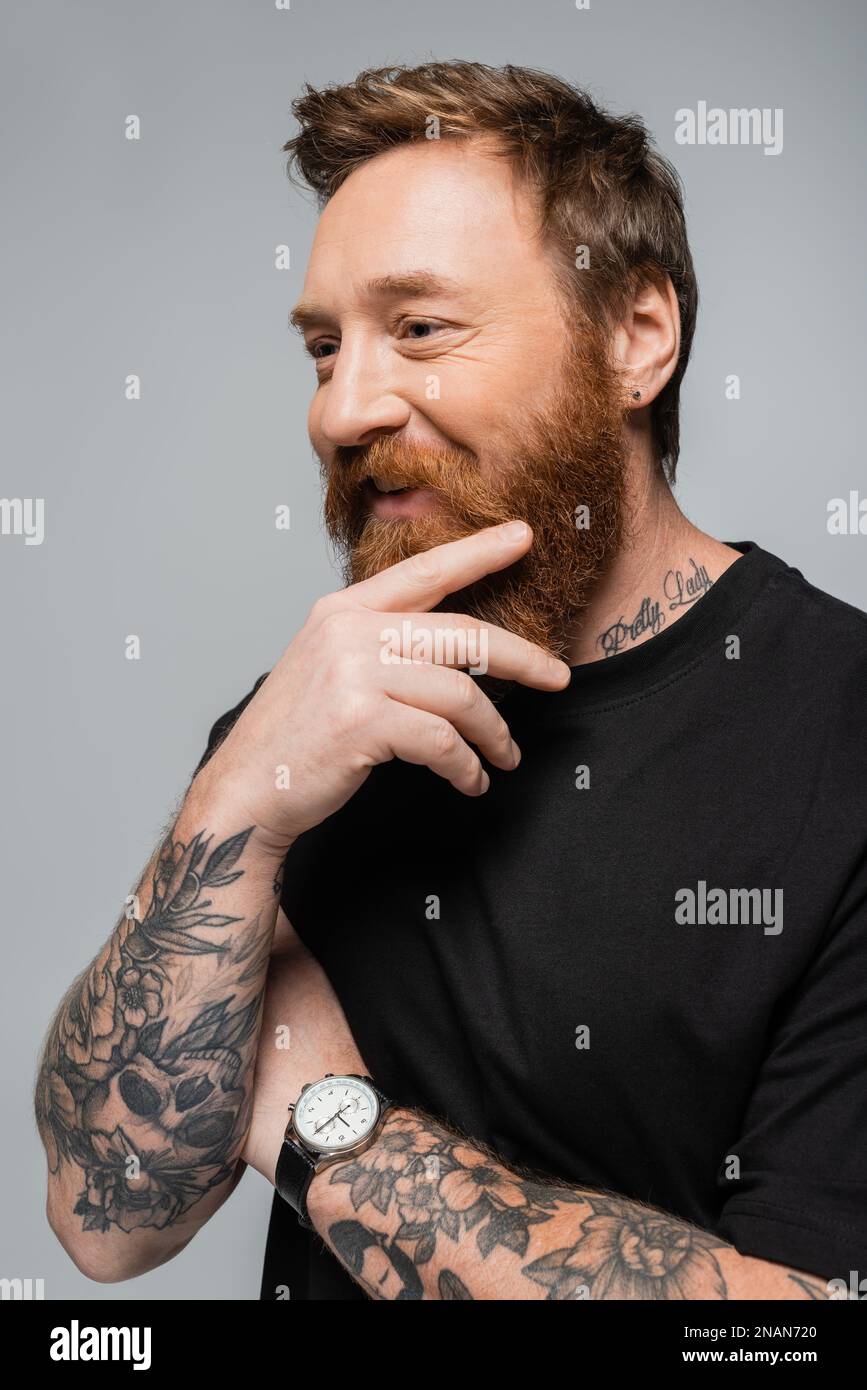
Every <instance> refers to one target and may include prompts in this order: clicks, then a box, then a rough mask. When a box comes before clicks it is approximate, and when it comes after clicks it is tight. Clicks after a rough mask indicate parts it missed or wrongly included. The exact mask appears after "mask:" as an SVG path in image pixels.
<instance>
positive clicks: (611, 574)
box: [567, 468, 740, 666]
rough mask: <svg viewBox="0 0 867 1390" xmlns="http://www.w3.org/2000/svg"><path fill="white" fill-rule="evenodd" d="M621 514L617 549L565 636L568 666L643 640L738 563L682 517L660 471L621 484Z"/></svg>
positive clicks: (673, 620)
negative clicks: (623, 501)
mask: <svg viewBox="0 0 867 1390" xmlns="http://www.w3.org/2000/svg"><path fill="white" fill-rule="evenodd" d="M632 476H633V479H635V474H633V475H632ZM625 512H626V525H625V527H624V540H623V542H622V544H621V547H620V549H619V551H618V552H617V555H616V556H615V557H614V559H613V560H612V561H611V562H610V564H609V565H608V567H607V568H606V570H605V572H604V574H603V575H602V576H601V577H600V578H599V579H598V580H597V582H596V584H595V586H594V589H593V592H592V597H591V599H590V603H589V604H588V606H587V608H586V609H585V610H584V612H583V614H582V616H581V620H580V624H579V625H578V626H576V628H575V630H574V632H573V633H572V635H571V640H570V648H569V655H568V657H567V660H568V661H569V664H570V665H572V666H580V665H583V664H584V663H586V662H589V661H599V660H600V659H602V660H605V659H606V658H607V657H611V656H616V655H617V654H618V653H619V652H622V651H627V650H629V649H630V648H632V647H636V646H639V645H640V644H641V643H642V642H647V641H649V640H650V639H651V638H652V637H655V636H656V635H657V634H658V633H659V632H662V631H664V630H665V629H666V628H668V627H670V626H671V625H672V623H676V622H677V621H678V619H679V618H682V617H683V615H684V613H686V612H688V611H689V609H690V608H692V607H693V606H694V605H695V604H696V603H700V602H701V600H702V598H703V597H704V594H705V593H706V592H707V590H708V589H709V588H710V586H711V585H712V584H714V583H715V582H716V580H718V579H719V577H720V575H722V574H723V573H724V572H725V571H726V570H727V569H728V568H729V566H730V565H733V564H734V563H735V561H736V560H738V559H739V558H740V552H739V551H737V550H732V548H731V547H730V546H727V545H723V543H722V542H721V541H718V540H714V538H713V536H709V535H707V534H706V532H704V531H700V530H699V529H698V527H697V526H693V524H692V522H691V521H688V520H687V518H686V517H685V516H684V515H683V512H682V511H681V510H680V508H679V507H678V505H677V503H676V501H675V500H674V496H673V494H672V492H671V489H670V487H669V485H668V483H667V482H666V481H665V479H664V478H663V477H662V475H661V473H660V472H659V470H658V469H654V468H642V469H641V471H640V474H639V476H638V479H637V480H636V481H633V482H632V484H631V486H630V485H628V486H627V497H626V505H625Z"/></svg>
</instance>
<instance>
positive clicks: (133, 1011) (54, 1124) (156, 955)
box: [36, 827, 267, 1232]
mask: <svg viewBox="0 0 867 1390" xmlns="http://www.w3.org/2000/svg"><path fill="white" fill-rule="evenodd" d="M251 833H252V827H251V828H250V829H247V830H243V831H241V832H240V833H239V834H237V835H233V836H231V837H230V838H229V839H226V840H224V841H223V842H222V843H221V844H218V845H217V846H216V847H215V848H214V847H212V846H211V838H212V837H208V838H205V834H204V832H199V833H198V834H196V835H195V836H193V838H192V839H190V840H189V842H188V843H186V844H184V843H182V842H180V841H179V840H174V839H172V837H171V835H170V836H169V837H168V838H167V839H166V841H165V842H164V843H163V845H162V848H161V850H160V851H159V854H158V856H157V859H156V863H155V867H154V869H153V874H152V895H151V900H150V903H149V905H148V908H147V911H146V912H145V913H144V914H143V916H142V917H141V920H139V919H138V918H137V917H135V916H126V917H124V918H123V919H122V920H121V922H120V924H119V926H118V927H117V928H116V930H115V932H114V933H113V935H112V936H111V938H110V940H109V941H108V942H107V943H106V945H105V946H104V947H103V949H102V951H101V952H100V954H99V955H98V956H97V958H96V960H95V961H94V962H93V964H92V965H91V966H90V967H89V969H88V970H86V971H85V972H84V974H83V975H82V976H81V978H80V979H79V980H78V981H77V982H76V983H75V985H73V987H72V989H71V990H70V991H69V993H68V995H67V997H66V999H65V1000H64V1001H63V1003H62V1004H61V1006H60V1009H59V1011H58V1013H57V1015H56V1017H55V1019H54V1021H53V1023H52V1026H51V1029H50V1030H49V1034H48V1038H47V1040H46V1044H45V1048H44V1052H43V1057H42V1062H41V1066H40V1072H39V1079H38V1086H37V1097H36V1115H37V1121H38V1124H39V1130H40V1134H41V1137H42V1141H43V1143H44V1145H45V1149H46V1153H47V1155H48V1164H49V1168H50V1170H51V1172H52V1173H57V1172H58V1171H59V1169H60V1166H61V1164H64V1163H70V1162H71V1163H74V1164H77V1165H78V1166H79V1167H80V1168H81V1169H82V1170H83V1173H84V1181H83V1186H82V1188H81V1191H80V1193H79V1195H78V1200H77V1202H76V1205H75V1208H74V1210H75V1213H76V1215H78V1216H80V1217H81V1219H82V1223H83V1224H82V1229H84V1230H86V1231H103V1232H104V1231H108V1230H109V1229H110V1228H112V1227H114V1228H116V1229H119V1230H122V1231H133V1230H135V1229H137V1228H139V1227H142V1226H155V1227H158V1228H163V1227H166V1226H169V1225H171V1224H172V1223H173V1222H175V1221H177V1220H178V1218H179V1217H180V1216H182V1215H183V1214H184V1213H185V1212H186V1211H188V1210H189V1209H190V1207H192V1206H193V1205H194V1204H195V1203H196V1202H197V1201H199V1199H200V1198H201V1197H202V1196H203V1195H204V1194H205V1193H206V1192H208V1191H210V1190H211V1189H212V1188H214V1187H216V1186H217V1185H218V1184H220V1183H222V1182H224V1181H225V1180H227V1179H228V1178H229V1177H231V1176H232V1174H233V1172H234V1168H235V1165H236V1162H237V1158H238V1155H239V1152H240V1149H241V1147H242V1145H243V1139H244V1136H245V1135H246V1132H247V1129H248V1127H249V1122H250V1114H251V1109H252V1097H251V1094H250V1087H249V1086H246V1085H245V1084H244V1078H245V1077H246V1075H247V1073H248V1070H249V1068H250V1063H251V1061H252V1059H253V1058H252V1054H253V1053H254V1050H255V1044H256V1035H257V1031H258V1026H259V1020H260V1016H261V1008H262V1002H263V994H264V989H263V981H262V970H263V969H264V966H263V963H262V961H261V947H260V943H261V937H262V933H261V931H260V930H259V929H258V926H257V923H256V922H255V921H254V922H252V923H250V924H249V925H248V926H247V928H246V929H245V930H243V931H242V932H241V933H240V934H239V935H238V936H237V938H236V939H233V938H231V937H229V938H228V939H225V937H224V939H223V940H217V939H214V938H213V937H212V936H211V934H210V933H211V932H214V931H215V932H216V934H217V936H224V934H225V932H226V929H227V928H229V927H232V926H234V925H235V924H237V923H239V922H240V921H242V919H241V918H238V917H235V916H232V915H231V914H227V913H225V912H220V911H218V910H214V907H215V899H216V898H218V897H219V896H220V894H221V890H223V889H225V888H226V887H227V886H228V885H229V884H231V883H234V882H235V881H236V880H237V879H239V878H241V877H242V876H243V872H244V871H243V870H242V869H241V868H239V867H238V865H239V863H240V861H241V858H242V855H243V852H244V849H245V846H246V844H247V841H248V839H249V837H250V834H251ZM132 901H133V903H134V904H135V903H136V900H135V899H133V900H132ZM203 931H204V932H206V933H208V934H207V935H201V934H200V933H201V932H203ZM266 947H267V940H266ZM184 958H187V963H186V965H185V964H184ZM203 960H205V961H207V960H209V961H210V962H211V965H210V967H209V968H208V970H207V971H205V970H204V968H203V967H202V966H201V962H202V961H203ZM170 962H171V970H169V969H168V968H167V966H168V965H169V963H170ZM194 962H197V963H198V964H197V967H196V968H197V970H198V971H199V973H198V974H197V975H196V976H195V977H194V970H193V967H194ZM266 963H267V962H266ZM203 982H204V983H203Z"/></svg>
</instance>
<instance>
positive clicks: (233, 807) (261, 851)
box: [181, 764, 294, 876]
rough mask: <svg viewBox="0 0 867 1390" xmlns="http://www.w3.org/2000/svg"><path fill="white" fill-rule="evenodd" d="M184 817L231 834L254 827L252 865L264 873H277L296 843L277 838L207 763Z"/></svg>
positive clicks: (249, 846) (194, 785) (194, 783)
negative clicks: (265, 828)
mask: <svg viewBox="0 0 867 1390" xmlns="http://www.w3.org/2000/svg"><path fill="white" fill-rule="evenodd" d="M181 814H182V816H183V817H184V819H186V818H187V816H189V817H190V819H191V821H193V822H195V823H196V824H197V825H207V826H208V827H209V828H211V827H213V828H215V829H218V830H219V829H226V830H227V831H229V832H230V833H235V834H236V833H237V832H238V831H241V830H246V829H248V828H252V834H251V836H250V839H249V841H248V844H247V855H248V859H249V861H250V863H251V865H255V866H256V867H257V868H261V870H262V872H264V873H268V872H270V873H271V874H272V876H273V875H274V874H276V872H277V870H278V869H279V867H280V866H281V865H282V863H283V860H284V859H285V858H286V855H287V854H288V853H289V850H290V849H291V848H292V845H293V843H294V838H293V837H286V838H285V839H284V838H282V837H275V836H274V835H272V834H271V833H270V832H268V831H267V830H264V829H263V828H262V827H261V826H260V825H259V824H258V823H257V821H256V818H255V817H254V816H251V815H250V814H249V812H248V811H247V809H246V807H245V804H244V800H243V798H242V797H241V796H239V795H237V794H236V793H235V792H234V791H233V789H232V786H231V784H230V782H229V779H228V778H227V777H225V776H220V775H219V774H215V773H212V772H211V770H210V764H206V766H205V767H203V768H202V770H201V772H199V773H198V774H197V775H196V777H195V778H194V779H193V781H192V783H191V785H190V788H189V791H188V792H187V795H186V798H185V800H184V805H183V810H182V813H181Z"/></svg>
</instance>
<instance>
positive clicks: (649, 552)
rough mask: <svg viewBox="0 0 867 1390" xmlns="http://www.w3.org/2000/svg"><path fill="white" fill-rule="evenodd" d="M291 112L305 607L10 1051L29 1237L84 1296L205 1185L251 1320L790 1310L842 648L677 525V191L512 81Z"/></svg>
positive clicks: (805, 1165) (577, 106)
mask: <svg viewBox="0 0 867 1390" xmlns="http://www.w3.org/2000/svg"><path fill="white" fill-rule="evenodd" d="M294 110H295V114H296V116H297V118H298V121H299V125H300V129H299V132H298V134H297V135H296V136H295V137H294V138H293V139H292V140H290V141H289V143H288V145H287V147H286V148H287V152H288V153H289V155H290V163H291V167H292V169H293V171H297V172H298V173H300V175H301V176H302V177H303V179H305V180H306V182H307V183H308V184H309V185H310V187H312V188H313V189H314V190H315V192H316V194H317V195H318V197H319V199H320V203H321V207H322V215H321V219H320V222H319V226H318V231H317V234H316V239H315V244H314V246H313V251H312V255H311V258H310V263H309V267H308V271H307V277H306V281H305V286H304V291H303V297H302V300H301V302H300V303H299V304H298V305H297V306H296V307H295V309H294V311H293V314H292V320H293V323H294V324H295V325H296V327H297V328H298V329H299V331H300V332H301V333H303V336H304V340H305V343H306V346H307V349H308V351H309V353H310V356H311V358H312V360H313V367H312V370H313V371H315V373H316V378H317V379H316V389H315V394H314V396H313V402H312V405H311V409H310V417H309V432H310V437H311V440H312V443H313V446H314V448H315V451H316V454H317V455H318V458H319V460H320V463H321V466H322V470H323V474H324V480H325V487H326V496H325V518H326V523H327V527H328V530H329V532H330V534H331V536H332V537H333V539H334V540H335V542H336V543H337V545H338V546H339V548H340V549H341V551H342V553H343V556H344V559H345V564H346V570H347V575H346V579H347V582H346V585H345V587H343V588H342V589H340V590H339V591H338V592H335V593H333V594H330V595H328V596H327V597H325V598H323V599H321V600H320V601H319V602H317V603H316V604H315V606H314V608H313V610H312V612H311V613H310V615H309V617H308V619H307V621H306V623H305V624H304V626H303V627H302V629H301V630H300V632H298V634H297V635H296V636H295V637H294V638H293V640H292V641H291V643H290V645H289V646H288V647H287V648H286V650H285V652H284V654H283V656H282V657H281V658H280V660H279V661H278V662H277V664H276V666H275V667H274V669H273V670H272V671H270V672H269V673H267V675H265V676H261V677H260V678H259V680H258V681H257V682H256V683H255V685H254V687H253V690H252V691H251V692H250V694H249V695H247V696H246V698H245V699H244V700H243V701H242V702H241V703H240V704H239V705H238V706H237V707H236V708H235V709H233V710H231V711H230V712H229V713H228V714H226V715H225V716H223V717H222V718H221V719H219V720H218V721H217V723H216V724H215V725H214V728H213V730H212V732H211V738H210V741H209V743H208V748H207V750H206V753H205V756H204V757H203V759H202V761H201V763H200V765H199V768H198V769H197V772H196V775H195V777H194V778H193V781H192V783H191V785H190V788H189V791H188V793H187V796H186V799H185V801H184V804H183V806H182V808H181V811H180V814H179V815H178V817H177V820H176V821H175V823H174V825H173V828H172V830H171V832H170V833H169V835H168V837H167V839H166V841H165V843H164V844H162V845H161V846H159V847H158V849H157V850H155V852H154V857H153V859H152V861H151V863H150V865H149V866H148V868H147V869H146V871H145V874H144V876H143V878H142V881H141V883H140V884H139V886H138V888H137V891H136V893H135V895H134V896H133V897H132V898H131V899H130V902H131V904H132V910H131V911H129V912H127V913H126V914H125V916H124V919H123V921H122V922H121V924H120V926H119V927H118V929H117V931H116V932H115V933H114V935H113V937H112V939H111V942H110V943H109V945H108V946H107V947H106V949H105V950H104V951H103V952H102V954H101V955H100V957H99V958H98V959H97V961H96V962H95V963H94V965H93V966H92V967H91V968H90V970H89V971H88V972H87V973H86V974H85V976H83V977H82V980H81V981H80V982H79V983H78V985H77V986H75V987H74V989H73V991H72V992H71V994H70V996H69V997H68V998H67V1000H66V1001H65V1002H64V1005H63V1007H62V1009H61V1010H60V1012H59V1014H58V1018H57V1020H56V1021H55V1023H54V1025H53V1026H52V1028H51V1030H50V1032H49V1035H48V1038H47V1041H46V1046H45V1053H44V1057H43V1063H42V1068H41V1072H40V1086H39V1094H38V1102H37V1104H38V1114H39V1121H40V1127H41V1131H42V1134H43V1137H44V1139H45V1144H46V1150H47V1152H48V1155H49V1200H48V1211H49V1217H50V1220H51V1223H52V1226H53V1228H54V1230H55V1231H56V1233H57V1235H58V1236H59V1238H60V1240H61V1241H62V1242H63V1244H64V1246H65V1247H66V1249H67V1250H68V1251H69V1253H70V1254H71V1256H72V1257H73V1259H74V1260H75V1261H76V1263H77V1264H78V1265H79V1266H80V1268H81V1269H83V1270H84V1271H85V1272H86V1273H88V1274H89V1275H90V1276H91V1277H92V1278H94V1279H99V1280H115V1279H123V1278H127V1277H130V1276H131V1275H135V1274H138V1273H141V1272H142V1271H144V1270H146V1269H149V1268H151V1267H153V1266H154V1265H157V1264H159V1263H161V1262H162V1261H164V1260H166V1259H168V1258H170V1257H171V1256H172V1255H174V1254H175V1253H176V1252H177V1251H178V1250H180V1249H181V1248H183V1246H184V1245H185V1244H186V1243H187V1242H188V1241H189V1240H190V1239H191V1238H192V1237H193V1236H194V1235H195V1233H196V1231H197V1230H198V1229H199V1228H200V1227H201V1225H202V1224H203V1223H204V1222H205V1221H206V1220H207V1219H208V1218H209V1217H210V1216H211V1215H212V1214H213V1213H214V1211H215V1210H216V1209H217V1208H218V1207H219V1206H220V1205H221V1203H222V1202H224V1201H225V1200H226V1198H227V1197H228V1195H229V1194H230V1193H231V1191H232V1189H233V1187H234V1185H235V1184H236V1183H237V1181H238V1180H239V1178H240V1176H241V1174H242V1173H243V1171H244V1169H245V1166H247V1165H252V1166H254V1167H256V1168H257V1169H258V1170H259V1172H261V1173H262V1174H264V1175H265V1176H266V1178H267V1179H268V1180H269V1181H271V1182H273V1183H274V1184H275V1187H276V1189H277V1190H276V1193H275V1197H274V1205H273V1214H272V1219H271V1228H270V1232H269V1237H268V1245H267V1254H266V1260H265V1271H264V1276H263V1282H262V1297H263V1298H267V1299H279V1298H283V1297H286V1296H291V1297H292V1298H293V1299H331V1298H335V1299H351V1298H357V1299H364V1298H365V1297H377V1298H383V1299H392V1298H393V1299H419V1298H434V1299H436V1298H447V1299H453V1298H458V1299H497V1298H500V1299H580V1298H591V1299H613V1298H626V1299H667V1298H671V1299H706V1298H712V1299H723V1298H770V1299H809V1298H823V1297H828V1296H829V1283H828V1281H830V1280H832V1279H835V1278H838V1277H839V1278H842V1279H846V1278H847V1276H848V1272H849V1271H850V1270H852V1269H854V1270H858V1269H860V1268H864V1266H865V1259H867V1204H865V1195H867V1192H865V1182H864V1161H865V1156H867V1102H865V1096H867V1088H865V1055H867V1043H865V1032H864V1009H865V1002H867V970H865V965H867V932H865V927H867V855H865V841H867V818H865V816H864V787H865V785H867V752H865V740H864V710H865V708H867V700H865V696H867V658H865V637H867V619H865V615H864V614H862V613H860V612H858V611H856V610H855V609H853V608H850V607H848V606H847V605H845V604H843V603H841V602H838V601H837V600H836V599H833V598H831V597H829V596H827V595H825V594H822V593H820V592H818V591H817V590H816V589H815V588H813V587H811V585H810V584H809V583H807V581H806V580H805V579H804V578H803V576H802V575H801V574H800V573H799V572H798V571H797V570H795V569H792V568H791V567H789V566H788V565H787V564H785V563H784V562H783V561H782V560H780V559H777V558H776V557H775V556H773V555H771V554H769V553H768V552H767V551H765V550H764V549H763V548H761V547H760V546H759V545H757V544H756V543H754V542H740V543H730V544H727V543H723V542H720V541H718V540H715V539H713V538H712V537H711V536H709V535H707V534H705V533H704V532H702V531H701V530H699V529H698V528H697V527H695V526H694V525H692V524H691V523H690V521H689V520H688V519H687V518H686V517H685V516H684V515H683V513H682V512H681V511H680V509H679V508H678V505H677V503H676V501H675V499H674V496H673V493H672V487H671V484H672V482H673V479H674V476H675V469H676V465H677V460H678V454H679V427H678V396H679V388H680V382H681V379H682V377H683V373H684V371H685V368H686V364H687V360H688V357H689V352H690V345H691V342H692V337H693V330H694V326H695V318H696V306H697V289H696V281H695V275H694V271H693V266H692V260H691V257H690V252H689V246H688V241H687V236H686V229H685V222H684V214H683V206H682V199H681V192H680V188H679V184H678V180H677V176H676V175H675V173H674V171H673V170H672V168H671V167H670V166H669V165H668V164H667V162H666V161H665V160H664V159H663V158H662V157H661V156H660V154H659V153H658V152H657V151H655V150H654V149H653V148H652V146H651V144H650V141H649V139H648V136H647V133H646V131H645V129H644V127H643V126H642V124H641V122H640V121H638V120H637V119H636V118H633V117H630V118H628V119H623V118H618V117H615V116H612V115H610V114H608V113H606V112H604V111H603V110H601V109H600V108H599V107H598V106H597V105H595V104H594V103H593V102H592V101H591V100H590V99H589V97H587V96H586V95H585V94H584V93H583V92H581V91H578V90H576V89H575V88H573V87H571V86H569V85H568V84H566V83H565V82H562V81H560V80H558V79H556V78H553V77H550V76H548V75H546V74H543V73H538V72H531V71H528V70H526V69H522V68H517V67H507V68H504V69H502V70H496V69H493V68H488V67H485V66H483V65H481V64H476V63H458V62H456V63H430V64H425V65H423V66H421V67H418V68H412V69H410V68H401V69H383V70H377V71H370V72H365V73H363V74H361V76H359V77H358V79H357V80H356V81H355V82H354V83H351V84H349V85H347V86H342V87H335V88H331V89H327V90H323V91H317V90H313V89H310V88H308V89H307V91H306V93H305V94H304V95H303V97H302V98H301V99H300V100H299V101H298V102H296V104H295V107H294ZM287 1117H288V1123H287Z"/></svg>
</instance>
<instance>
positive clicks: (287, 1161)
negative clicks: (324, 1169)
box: [274, 1136, 316, 1231]
mask: <svg viewBox="0 0 867 1390" xmlns="http://www.w3.org/2000/svg"><path fill="white" fill-rule="evenodd" d="M315 1172H316V1159H315V1158H314V1157H313V1155H312V1154H310V1153H308V1152H307V1150H306V1149H302V1147H301V1145H300V1144H298V1143H296V1141H295V1140H294V1139H289V1138H288V1137H286V1136H284V1139H283V1147H282V1148H281V1150H280V1157H279V1158H278V1159H277V1171H276V1173H275V1174H274V1186H275V1187H276V1189H277V1191H278V1192H279V1193H280V1196H281V1197H282V1198H283V1201H284V1202H288V1203H289V1205H290V1207H291V1208H292V1210H293V1211H295V1212H297V1213H298V1220H299V1222H300V1223H301V1225H302V1226H304V1227H306V1228H307V1230H308V1231H311V1230H312V1229H313V1223H312V1221H311V1220H310V1217H309V1216H308V1215H307V1189H308V1187H309V1186H310V1184H311V1182H312V1181H313V1174H314V1173H315Z"/></svg>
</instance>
